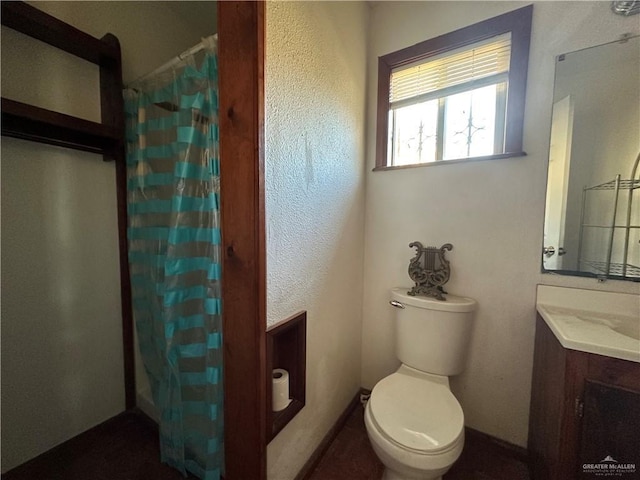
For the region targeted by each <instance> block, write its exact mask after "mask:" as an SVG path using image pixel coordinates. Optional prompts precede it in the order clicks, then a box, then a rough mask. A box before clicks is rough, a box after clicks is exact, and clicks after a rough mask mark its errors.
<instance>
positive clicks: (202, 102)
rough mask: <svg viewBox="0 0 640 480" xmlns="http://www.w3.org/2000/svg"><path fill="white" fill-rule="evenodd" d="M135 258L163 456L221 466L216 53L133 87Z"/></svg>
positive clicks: (217, 469) (136, 296) (129, 108)
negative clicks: (197, 63)
mask: <svg viewBox="0 0 640 480" xmlns="http://www.w3.org/2000/svg"><path fill="white" fill-rule="evenodd" d="M125 111H126V116H127V169H128V185H127V187H128V213H129V229H128V238H129V263H130V269H131V284H132V293H133V309H134V318H135V323H136V331H137V335H138V344H139V347H140V352H141V355H142V358H143V362H144V366H145V370H146V372H147V375H148V378H149V382H150V384H151V390H152V395H153V400H154V403H155V406H156V408H157V410H158V414H159V417H160V446H161V460H162V461H163V462H165V463H167V464H169V465H171V466H173V467H175V468H176V469H178V470H180V471H181V472H182V473H183V474H186V473H187V472H190V473H192V474H194V475H196V476H197V477H199V478H202V479H205V480H218V479H219V478H220V474H221V472H222V468H223V459H224V454H223V430H222V428H223V426H222V420H223V414H222V400H223V390H222V316H221V315H222V312H221V292H220V282H221V263H220V224H219V203H220V192H219V157H218V88H217V57H216V55H215V52H214V51H206V52H205V56H204V60H203V61H202V63H201V65H200V66H196V63H195V60H194V59H193V58H190V59H189V60H187V62H186V63H183V64H182V65H180V66H178V67H176V68H174V69H172V71H171V72H169V73H166V74H163V75H161V76H159V77H157V78H154V79H152V80H149V81H146V82H144V83H142V84H141V85H139V86H138V87H136V89H135V90H132V89H128V90H126V91H125Z"/></svg>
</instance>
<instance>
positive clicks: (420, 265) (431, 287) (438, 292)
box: [407, 242, 453, 301]
mask: <svg viewBox="0 0 640 480" xmlns="http://www.w3.org/2000/svg"><path fill="white" fill-rule="evenodd" d="M409 248H415V249H416V256H415V257H413V258H412V259H411V260H410V261H409V277H410V278H411V280H413V281H414V282H415V285H414V287H413V288H412V289H411V290H409V291H408V292H407V293H408V294H409V295H412V296H416V295H424V296H426V297H435V298H437V299H438V300H442V301H446V300H447V299H446V298H445V296H444V294H445V293H447V292H445V291H444V289H443V288H442V287H443V285H444V284H445V283H447V282H448V281H449V277H450V275H451V268H450V267H449V261H448V260H447V259H446V258H445V256H444V253H445V250H449V251H451V250H452V249H453V245H451V244H450V243H445V244H444V245H442V246H441V247H440V248H437V247H424V246H423V245H422V243H420V242H411V243H410V244H409Z"/></svg>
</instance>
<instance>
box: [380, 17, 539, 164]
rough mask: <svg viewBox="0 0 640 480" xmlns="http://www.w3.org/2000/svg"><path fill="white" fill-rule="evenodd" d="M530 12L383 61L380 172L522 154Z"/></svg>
mask: <svg viewBox="0 0 640 480" xmlns="http://www.w3.org/2000/svg"><path fill="white" fill-rule="evenodd" d="M532 10H533V7H532V6H528V7H524V8H521V9H518V10H515V11H513V12H510V13H507V14H504V15H500V16H498V17H495V18H492V19H489V20H486V21H484V22H481V23H478V24H475V25H471V26H469V27H466V28H463V29H461V30H457V31H455V32H452V33H448V34H445V35H442V36H440V37H437V38H434V39H431V40H427V41H425V42H422V43H419V44H417V45H414V46H412V47H408V48H405V49H403V50H400V51H397V52H394V53H391V54H389V55H385V56H383V57H380V58H379V62H378V116H377V122H378V132H377V148H376V168H375V169H376V170H380V169H388V168H394V167H401V166H407V165H421V164H428V163H433V162H441V161H451V160H462V159H474V158H503V157H511V156H518V155H523V152H522V126H523V117H524V97H525V90H526V78H527V65H528V60H529V37H530V32H531V14H532Z"/></svg>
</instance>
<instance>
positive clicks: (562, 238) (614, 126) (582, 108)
mask: <svg viewBox="0 0 640 480" xmlns="http://www.w3.org/2000/svg"><path fill="white" fill-rule="evenodd" d="M553 102H554V103H553V114H552V121H551V139H550V147H549V170H548V177H547V198H546V208H545V220H544V221H545V224H544V245H543V255H542V257H543V271H554V272H556V273H561V274H566V275H579V276H593V277H598V278H602V279H604V278H615V279H624V280H633V281H640V243H639V242H640V166H638V163H639V160H640V36H636V37H623V39H621V40H619V41H615V42H611V43H607V44H604V45H599V46H596V47H592V48H586V49H584V50H579V51H576V52H571V53H566V54H563V55H559V56H558V57H557V58H556V77H555V85H554V95H553Z"/></svg>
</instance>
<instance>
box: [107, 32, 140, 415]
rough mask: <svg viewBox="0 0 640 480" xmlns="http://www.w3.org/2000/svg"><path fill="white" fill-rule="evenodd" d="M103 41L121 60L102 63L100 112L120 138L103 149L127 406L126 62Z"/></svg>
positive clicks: (130, 384) (130, 364) (112, 42)
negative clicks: (111, 197)
mask: <svg viewBox="0 0 640 480" xmlns="http://www.w3.org/2000/svg"><path fill="white" fill-rule="evenodd" d="M101 42H102V43H104V44H105V45H107V46H109V48H111V49H113V50H114V51H116V52H117V54H118V56H117V61H116V62H114V63H113V64H112V65H101V66H100V112H101V117H102V123H103V125H107V126H109V128H113V129H114V130H115V131H116V133H117V139H118V141H117V142H115V143H114V144H113V146H112V148H111V149H110V150H106V151H105V152H104V153H103V158H104V159H105V160H114V161H115V162H116V174H115V177H116V178H115V182H116V210H117V212H118V252H119V262H120V312H121V316H122V353H123V360H124V398H125V408H126V409H127V410H130V409H132V408H134V407H135V406H136V374H135V363H134V362H135V359H134V346H133V343H134V338H133V308H132V299H131V277H130V276H129V242H128V239H127V226H128V217H127V159H126V153H125V144H124V138H125V119H124V102H123V100H122V89H123V85H122V63H121V62H120V42H119V41H118V39H117V38H116V37H115V35H112V34H110V33H108V34H106V35H105V36H104V37H102V39H101Z"/></svg>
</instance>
